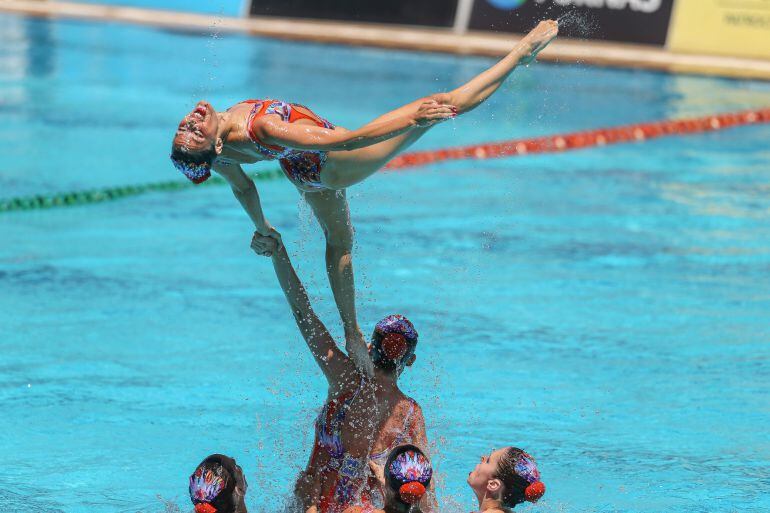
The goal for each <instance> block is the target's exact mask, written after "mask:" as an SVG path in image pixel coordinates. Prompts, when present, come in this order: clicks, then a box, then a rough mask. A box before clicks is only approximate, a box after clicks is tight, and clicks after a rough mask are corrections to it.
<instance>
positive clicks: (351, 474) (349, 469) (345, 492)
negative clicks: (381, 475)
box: [310, 379, 416, 513]
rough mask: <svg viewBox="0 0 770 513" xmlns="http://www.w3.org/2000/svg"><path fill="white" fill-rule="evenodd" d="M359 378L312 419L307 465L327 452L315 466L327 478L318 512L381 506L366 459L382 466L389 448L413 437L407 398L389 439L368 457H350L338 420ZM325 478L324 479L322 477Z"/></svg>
mask: <svg viewBox="0 0 770 513" xmlns="http://www.w3.org/2000/svg"><path fill="white" fill-rule="evenodd" d="M364 383H365V382H364V380H363V379H362V380H361V383H360V384H359V386H358V388H357V389H356V390H355V391H354V392H353V393H346V394H341V395H340V396H338V397H337V398H335V399H334V400H332V401H329V402H328V403H327V404H325V405H324V407H323V409H322V410H321V412H320V414H319V415H318V418H317V419H316V423H315V432H316V441H315V446H314V447H313V454H312V455H311V459H310V463H311V466H314V467H315V466H316V465H318V461H317V459H318V458H319V457H320V453H321V452H327V453H328V456H329V458H328V462H327V463H326V464H324V465H323V466H319V467H318V468H317V472H318V473H319V474H320V475H322V476H326V477H327V478H330V479H331V482H332V484H331V486H330V487H328V488H326V487H325V486H324V488H326V490H325V491H324V492H322V493H321V496H320V497H318V498H317V500H318V502H317V503H316V504H317V505H318V510H319V512H320V513H342V512H343V511H344V510H345V509H347V508H348V507H349V506H352V505H358V506H360V507H361V512H360V513H371V512H373V511H374V510H375V509H377V508H382V507H384V497H383V494H382V491H381V490H380V484H379V481H377V479H376V478H375V477H374V476H373V475H372V473H371V470H370V469H369V461H373V462H374V463H377V464H379V465H381V466H384V464H385V460H387V458H388V455H389V454H390V451H391V450H393V449H394V448H395V447H397V446H399V445H401V444H404V443H411V442H412V440H413V439H414V433H413V429H412V417H413V413H414V411H415V404H416V403H415V402H414V400H412V399H409V403H410V407H409V412H408V413H407V415H406V417H405V418H404V425H403V426H402V428H401V430H400V431H399V433H398V435H397V436H396V437H395V439H394V440H393V442H392V443H391V444H390V445H389V446H388V447H387V448H386V449H385V450H384V451H382V452H380V453H373V454H370V455H369V456H368V457H367V456H364V457H354V456H351V455H350V454H348V453H347V452H346V451H345V448H344V446H343V444H342V423H343V422H344V420H345V417H346V416H347V412H348V409H349V408H350V405H351V403H352V402H353V401H354V400H355V398H356V397H357V396H358V394H359V393H360V391H361V389H362V388H363V386H364ZM324 481H326V479H324Z"/></svg>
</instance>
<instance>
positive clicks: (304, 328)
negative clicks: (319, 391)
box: [251, 232, 356, 386]
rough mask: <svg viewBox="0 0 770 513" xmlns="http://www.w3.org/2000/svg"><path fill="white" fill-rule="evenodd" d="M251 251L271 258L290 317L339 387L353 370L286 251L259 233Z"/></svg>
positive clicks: (274, 240) (327, 374)
mask: <svg viewBox="0 0 770 513" xmlns="http://www.w3.org/2000/svg"><path fill="white" fill-rule="evenodd" d="M251 248H252V249H253V250H254V252H255V253H257V254H259V255H263V256H272V258H273V268H274V269H275V275H276V277H277V278H278V282H279V283H280V284H281V288H282V289H283V294H284V296H286V301H288V303H289V306H290V307H291V313H292V314H294V320H295V321H296V322H297V327H298V328H299V331H300V332H301V333H302V336H303V337H304V338H305V342H307V346H308V348H309V349H310V352H311V353H313V357H314V358H315V360H316V363H317V364H318V366H319V367H320V368H321V370H322V371H323V373H324V375H325V376H326V379H327V381H328V382H329V384H330V385H332V386H335V385H338V384H340V383H341V382H342V381H343V380H344V378H345V377H346V376H347V375H348V373H355V372H356V368H355V366H354V365H353V363H352V362H351V361H350V359H349V358H348V356H347V355H346V354H345V353H344V352H342V350H340V348H339V347H337V343H336V342H335V341H334V339H333V338H332V336H331V334H330V333H329V330H327V329H326V326H325V325H324V323H323V322H322V321H321V319H319V318H318V316H317V315H316V313H315V311H314V310H313V307H312V305H311V304H310V298H309V297H308V295H307V291H306V290H305V287H304V285H302V282H301V281H300V280H299V277H298V276H297V273H296V272H295V271H294V267H293V266H292V265H291V260H289V254H288V253H287V252H286V248H285V247H283V245H279V244H278V242H277V240H276V239H275V238H273V237H265V236H263V235H261V234H260V233H259V232H257V233H255V234H254V237H253V238H252V240H251Z"/></svg>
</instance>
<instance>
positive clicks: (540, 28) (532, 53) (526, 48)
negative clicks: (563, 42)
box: [516, 20, 559, 64]
mask: <svg viewBox="0 0 770 513" xmlns="http://www.w3.org/2000/svg"><path fill="white" fill-rule="evenodd" d="M558 34H559V22H557V21H554V20H545V21H541V22H540V23H538V24H537V27H535V28H534V29H532V31H530V33H529V34H527V35H526V36H524V38H523V39H522V40H521V41H520V42H519V44H518V45H517V46H516V47H517V49H518V50H519V51H520V52H521V58H520V59H519V63H520V64H529V63H530V62H532V61H534V60H535V59H536V58H537V54H538V53H540V51H541V50H542V49H543V48H545V47H546V46H548V43H550V42H551V41H552V40H553V39H554V38H555V37H556V36H557V35H558Z"/></svg>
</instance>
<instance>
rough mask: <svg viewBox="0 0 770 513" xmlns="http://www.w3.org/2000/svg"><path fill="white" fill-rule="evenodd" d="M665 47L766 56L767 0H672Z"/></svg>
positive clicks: (769, 47)
mask: <svg viewBox="0 0 770 513" xmlns="http://www.w3.org/2000/svg"><path fill="white" fill-rule="evenodd" d="M667 46H668V48H669V49H671V50H673V51H675V52H697V53H708V54H721V55H732V56H736V57H761V58H767V59H770V0H676V2H675V4H674V12H673V15H672V20H671V24H670V26H669V33H668V42H667Z"/></svg>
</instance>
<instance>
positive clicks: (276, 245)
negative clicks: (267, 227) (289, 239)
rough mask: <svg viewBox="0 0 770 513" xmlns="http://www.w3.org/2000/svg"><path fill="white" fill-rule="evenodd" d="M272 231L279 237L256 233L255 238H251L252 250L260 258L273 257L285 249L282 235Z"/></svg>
mask: <svg viewBox="0 0 770 513" xmlns="http://www.w3.org/2000/svg"><path fill="white" fill-rule="evenodd" d="M272 231H273V232H275V234H276V235H277V236H273V235H272V234H271V235H262V234H261V233H259V232H254V236H253V237H252V238H251V249H253V250H254V253H256V254H257V255H260V256H266V257H271V256H273V255H274V254H275V253H276V252H277V251H278V250H279V249H281V247H283V243H282V242H281V234H280V233H278V232H276V231H275V229H272Z"/></svg>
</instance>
